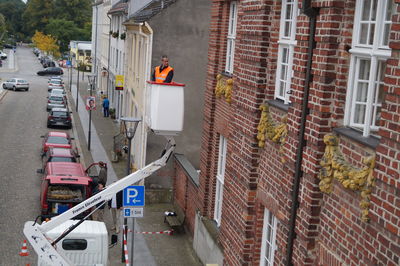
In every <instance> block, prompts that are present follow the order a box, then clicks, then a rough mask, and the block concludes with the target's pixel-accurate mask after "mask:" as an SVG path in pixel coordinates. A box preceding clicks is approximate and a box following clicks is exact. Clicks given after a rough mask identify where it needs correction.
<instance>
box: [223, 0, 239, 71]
mask: <svg viewBox="0 0 400 266" xmlns="http://www.w3.org/2000/svg"><path fill="white" fill-rule="evenodd" d="M237 9H238V4H237V1H232V2H231V3H230V6H229V26H228V37H227V42H226V61H225V72H227V73H229V74H232V73H233V63H234V59H235V45H236V27H237V14H238V10H237Z"/></svg>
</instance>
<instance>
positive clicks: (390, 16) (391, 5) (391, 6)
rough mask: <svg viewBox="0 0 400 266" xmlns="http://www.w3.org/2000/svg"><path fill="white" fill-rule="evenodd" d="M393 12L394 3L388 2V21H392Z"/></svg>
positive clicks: (388, 0) (390, 0)
mask: <svg viewBox="0 0 400 266" xmlns="http://www.w3.org/2000/svg"><path fill="white" fill-rule="evenodd" d="M392 10H393V2H392V0H387V1H386V16H385V20H386V21H391V20H392Z"/></svg>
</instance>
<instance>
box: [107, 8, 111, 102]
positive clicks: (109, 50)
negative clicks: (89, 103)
mask: <svg viewBox="0 0 400 266" xmlns="http://www.w3.org/2000/svg"><path fill="white" fill-rule="evenodd" d="M107 17H108V19H109V20H110V26H109V30H108V55H107V87H106V90H107V91H106V95H107V98H109V99H110V95H109V94H108V93H109V92H108V90H109V83H110V53H111V34H110V31H111V17H110V16H109V15H108V14H107Z"/></svg>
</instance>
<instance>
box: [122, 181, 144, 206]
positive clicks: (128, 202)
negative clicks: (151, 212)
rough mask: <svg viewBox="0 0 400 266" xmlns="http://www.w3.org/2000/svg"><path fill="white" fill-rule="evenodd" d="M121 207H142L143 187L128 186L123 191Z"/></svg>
mask: <svg viewBox="0 0 400 266" xmlns="http://www.w3.org/2000/svg"><path fill="white" fill-rule="evenodd" d="M122 206H124V207H143V206H144V186H129V187H127V188H125V189H124V197H123V202H122Z"/></svg>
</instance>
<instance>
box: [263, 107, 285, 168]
mask: <svg viewBox="0 0 400 266" xmlns="http://www.w3.org/2000/svg"><path fill="white" fill-rule="evenodd" d="M259 109H260V110H261V118H260V122H259V124H258V126H257V130H258V133H257V140H258V147H260V148H264V146H265V141H266V140H267V138H268V139H269V140H271V141H273V142H275V143H277V144H280V149H279V153H281V154H282V153H283V146H284V145H285V143H286V137H287V116H284V117H283V118H282V123H281V124H279V125H275V122H274V121H272V119H271V117H270V115H269V106H268V105H266V104H262V105H260V107H259ZM282 162H283V163H284V162H285V161H284V159H283V158H282Z"/></svg>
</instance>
